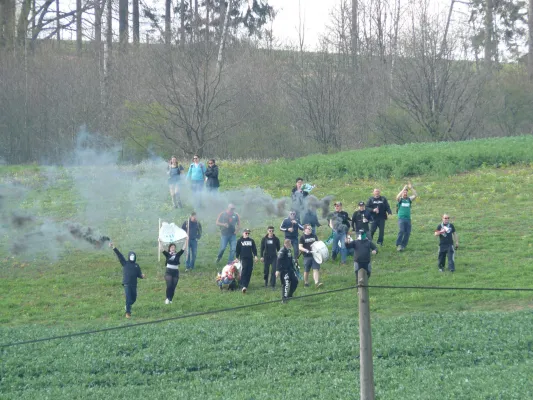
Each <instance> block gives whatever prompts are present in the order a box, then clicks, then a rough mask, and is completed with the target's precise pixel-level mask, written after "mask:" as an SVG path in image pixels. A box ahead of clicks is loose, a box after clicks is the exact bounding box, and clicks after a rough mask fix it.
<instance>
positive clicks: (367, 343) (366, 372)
mask: <svg viewBox="0 0 533 400" xmlns="http://www.w3.org/2000/svg"><path fill="white" fill-rule="evenodd" d="M357 278H358V279H357V281H358V285H359V288H358V290H357V293H358V295H359V362H360V374H359V380H360V385H361V400H374V364H373V361H372V330H371V328H370V305H369V301H368V288H367V287H366V285H367V284H368V275H367V272H366V270H365V269H362V268H361V269H360V270H359V272H358V277H357ZM362 286H364V287H362Z"/></svg>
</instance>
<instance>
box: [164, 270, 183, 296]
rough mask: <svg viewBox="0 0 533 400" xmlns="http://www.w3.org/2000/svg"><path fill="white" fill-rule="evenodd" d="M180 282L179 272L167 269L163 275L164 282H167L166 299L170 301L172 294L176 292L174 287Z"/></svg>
mask: <svg viewBox="0 0 533 400" xmlns="http://www.w3.org/2000/svg"><path fill="white" fill-rule="evenodd" d="M179 280H180V271H179V270H178V269H170V268H167V272H166V273H165V281H166V282H167V299H169V300H170V301H172V298H173V297H174V293H175V292H176V286H178V281H179Z"/></svg>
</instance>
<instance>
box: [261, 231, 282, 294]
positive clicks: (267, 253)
mask: <svg viewBox="0 0 533 400" xmlns="http://www.w3.org/2000/svg"><path fill="white" fill-rule="evenodd" d="M280 248H281V244H280V242H279V239H278V237H277V236H276V235H275V234H274V227H273V226H269V227H268V228H267V234H266V235H265V236H264V237H263V239H261V251H260V254H261V262H262V263H263V277H264V279H265V287H267V286H268V277H269V276H270V286H272V289H274V288H275V287H276V264H277V260H278V251H279V250H280ZM271 266H272V268H271Z"/></svg>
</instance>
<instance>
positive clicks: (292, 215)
mask: <svg viewBox="0 0 533 400" xmlns="http://www.w3.org/2000/svg"><path fill="white" fill-rule="evenodd" d="M279 229H280V230H281V231H282V232H283V233H285V239H290V241H291V243H292V249H293V252H294V253H293V254H294V259H296V260H297V259H298V254H299V253H298V230H301V231H303V230H304V227H303V225H302V224H301V223H300V220H299V219H298V218H297V217H296V210H291V211H290V212H289V216H288V217H287V218H285V219H284V220H283V221H282V222H281V225H280V227H279Z"/></svg>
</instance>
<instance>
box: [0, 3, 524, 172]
mask: <svg viewBox="0 0 533 400" xmlns="http://www.w3.org/2000/svg"><path fill="white" fill-rule="evenodd" d="M532 2H533V0H530V1H529V3H525V2H522V1H509V0H500V1H498V2H496V1H495V0H484V1H481V0H475V1H472V2H470V3H468V4H467V5H466V6H465V4H464V3H463V2H461V3H460V2H458V1H457V0H451V2H450V4H449V6H448V7H447V9H446V10H445V11H444V12H441V13H439V12H435V11H434V10H433V8H432V6H431V3H430V2H429V1H428V0H415V1H414V2H410V3H408V4H403V2H400V1H399V0H338V1H337V2H336V3H335V6H334V7H333V8H332V10H331V13H330V15H329V17H328V18H327V32H326V33H325V34H324V35H323V37H322V38H321V41H320V45H319V47H318V48H314V49H310V48H309V46H308V45H307V43H306V38H305V32H306V29H309V27H306V26H305V20H304V18H303V17H302V16H301V15H296V16H295V23H298V25H299V27H300V28H299V40H298V41H297V43H293V44H290V45H287V44H281V43H280V42H279V41H278V40H277V38H276V32H274V31H273V30H272V21H273V20H274V19H275V17H276V10H275V9H273V8H272V7H271V6H270V5H269V4H268V2H267V1H261V0H253V1H245V0H226V1H224V0H204V1H201V0H191V1H188V0H165V2H164V4H161V7H159V8H158V7H155V8H154V7H151V6H149V5H147V4H146V3H144V2H143V1H139V0H133V1H132V2H131V4H130V3H129V2H128V1H126V0H118V1H116V0H77V1H76V6H75V8H74V9H73V10H70V9H68V8H67V6H68V5H66V4H63V3H61V2H60V1H59V0H0V140H1V143H2V146H1V147H0V159H1V160H2V161H3V162H5V163H28V162H46V163H57V162H61V161H62V160H64V159H65V157H66V156H67V155H68V154H69V153H70V152H71V151H72V149H73V148H74V147H75V146H76V143H77V137H78V134H79V132H80V130H84V131H87V132H92V133H98V134H99V135H100V136H102V137H105V138H106V139H108V140H105V141H102V144H101V146H102V147H109V146H110V145H111V144H112V145H114V146H115V145H119V146H120V149H121V150H120V157H121V158H122V159H123V160H125V161H131V160H139V159H143V158H146V157H150V156H153V155H157V156H164V157H168V156H170V155H171V154H174V155H176V156H178V157H183V158H189V157H190V156H191V155H192V154H199V155H200V156H213V157H217V158H230V159H246V158H278V157H285V158H291V157H297V156H302V155H306V154H311V153H318V152H320V153H329V152H336V151H338V150H343V149H356V148H362V147H367V146H379V145H382V144H393V143H395V144H403V143H409V142H431V141H453V140H467V139H472V138H479V137H490V136H509V135H521V134H524V133H531V132H532V127H533V113H531V109H532V108H533V107H532V106H533V90H532V89H533V39H532V35H533V33H532V32H533V26H532V20H533V19H532V18H529V19H528V15H532V14H533V11H532V10H531V8H532Z"/></svg>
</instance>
